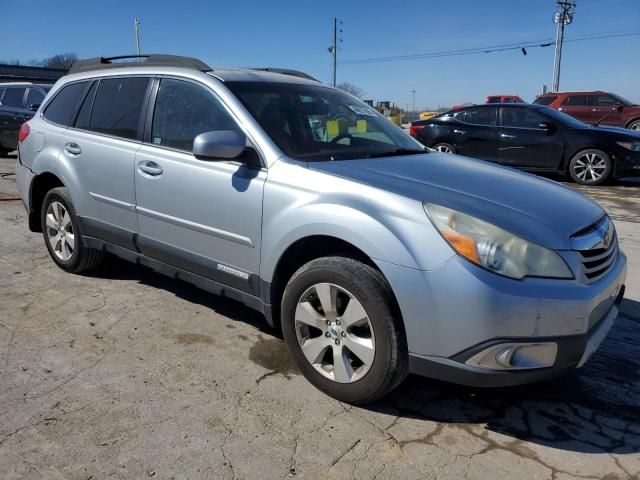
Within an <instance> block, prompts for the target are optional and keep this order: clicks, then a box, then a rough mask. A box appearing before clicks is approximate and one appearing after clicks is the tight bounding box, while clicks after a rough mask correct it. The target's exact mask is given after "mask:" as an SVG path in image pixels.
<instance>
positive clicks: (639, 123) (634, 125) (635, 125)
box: [627, 118, 640, 132]
mask: <svg viewBox="0 0 640 480" xmlns="http://www.w3.org/2000/svg"><path fill="white" fill-rule="evenodd" d="M627 128H628V129H629V130H635V131H636V132H640V118H636V119H635V120H633V121H632V122H631V123H629V125H627Z"/></svg>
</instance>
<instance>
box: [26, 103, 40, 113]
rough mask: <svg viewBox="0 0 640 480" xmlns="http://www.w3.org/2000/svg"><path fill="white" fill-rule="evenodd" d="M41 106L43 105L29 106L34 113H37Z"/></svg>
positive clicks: (33, 104) (34, 104)
mask: <svg viewBox="0 0 640 480" xmlns="http://www.w3.org/2000/svg"><path fill="white" fill-rule="evenodd" d="M40 105H42V104H41V103H32V104H31V105H29V110H31V111H32V112H37V111H38V109H39V108H40Z"/></svg>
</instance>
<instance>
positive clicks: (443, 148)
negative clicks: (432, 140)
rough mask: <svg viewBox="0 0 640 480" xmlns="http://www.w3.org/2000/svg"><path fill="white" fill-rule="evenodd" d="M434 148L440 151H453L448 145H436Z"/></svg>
mask: <svg viewBox="0 0 640 480" xmlns="http://www.w3.org/2000/svg"><path fill="white" fill-rule="evenodd" d="M435 150H436V151H437V152H442V153H453V150H451V147H449V146H448V145H436V146H435Z"/></svg>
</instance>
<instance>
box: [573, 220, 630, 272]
mask: <svg viewBox="0 0 640 480" xmlns="http://www.w3.org/2000/svg"><path fill="white" fill-rule="evenodd" d="M571 240H572V242H573V243H574V245H575V246H576V247H577V248H575V249H576V250H577V251H578V253H579V254H580V261H581V264H582V275H583V277H584V281H585V282H587V283H591V282H595V281H596V280H598V279H599V278H600V277H602V276H603V275H604V274H606V273H607V272H608V271H609V269H610V268H611V267H612V266H613V264H614V263H615V261H616V259H617V258H618V236H617V235H616V231H615V228H614V226H613V223H612V222H611V220H610V219H609V217H607V216H605V217H603V218H602V219H600V220H599V221H598V222H596V223H595V224H593V225H591V226H589V227H587V228H586V229H583V230H581V231H580V232H578V233H577V234H574V235H573V236H572V239H571Z"/></svg>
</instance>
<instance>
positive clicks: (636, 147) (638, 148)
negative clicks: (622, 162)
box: [616, 142, 640, 152]
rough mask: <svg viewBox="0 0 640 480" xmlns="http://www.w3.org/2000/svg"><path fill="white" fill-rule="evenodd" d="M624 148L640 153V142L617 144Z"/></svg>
mask: <svg viewBox="0 0 640 480" xmlns="http://www.w3.org/2000/svg"><path fill="white" fill-rule="evenodd" d="M616 143H617V144H618V145H620V146H621V147H622V148H626V149H627V150H631V151H632V152H640V142H616Z"/></svg>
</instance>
